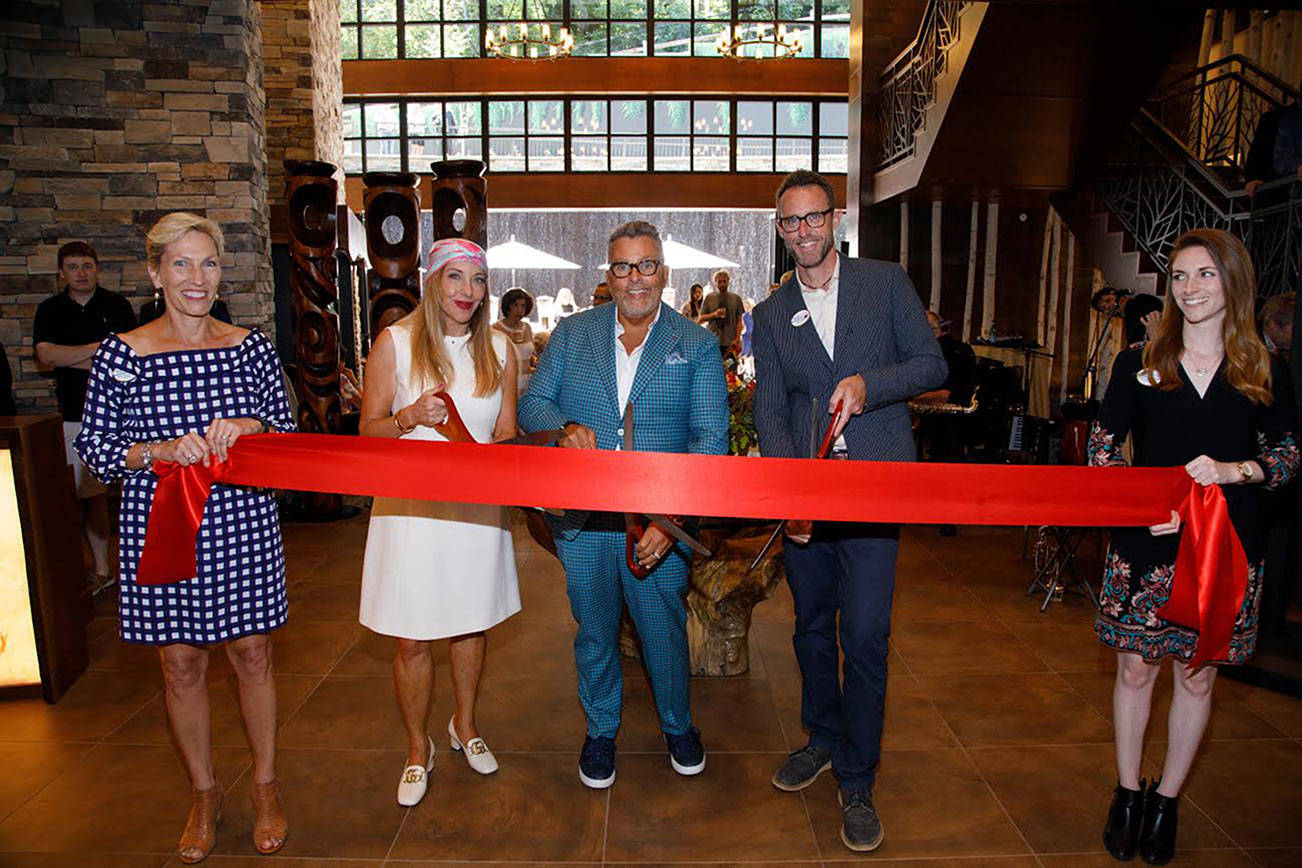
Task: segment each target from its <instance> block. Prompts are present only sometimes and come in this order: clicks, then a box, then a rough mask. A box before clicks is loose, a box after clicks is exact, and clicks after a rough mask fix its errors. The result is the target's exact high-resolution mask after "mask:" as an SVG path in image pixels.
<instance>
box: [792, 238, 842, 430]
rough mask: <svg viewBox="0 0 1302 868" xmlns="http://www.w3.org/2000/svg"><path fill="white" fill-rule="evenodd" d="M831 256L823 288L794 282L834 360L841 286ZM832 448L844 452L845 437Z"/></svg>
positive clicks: (799, 280) (829, 356)
mask: <svg viewBox="0 0 1302 868" xmlns="http://www.w3.org/2000/svg"><path fill="white" fill-rule="evenodd" d="M833 255H835V256H836V264H835V265H834V266H833V267H832V277H831V279H830V280H828V281H827V285H826V286H825V287H823V288H821V289H811V288H809V287H808V286H805V284H804V282H803V281H801V279H800V275H799V273H797V275H796V282H797V283H799V284H800V297H801V299H803V300H804V302H805V309H806V310H808V311H809V321H810V322H811V323H812V324H813V326H814V332H815V333H816V334H817V335H818V339H819V340H820V341H822V342H823V348H824V349H825V350H827V357H828V358H829V359H835V358H836V300H837V289H838V288H839V287H840V284H841V257H840V255H839V254H833ZM833 448H834V449H835V450H836V451H837V452H844V451H845V449H846V445H845V435H842V436H840V437H837V438H836V444H835V446H833Z"/></svg>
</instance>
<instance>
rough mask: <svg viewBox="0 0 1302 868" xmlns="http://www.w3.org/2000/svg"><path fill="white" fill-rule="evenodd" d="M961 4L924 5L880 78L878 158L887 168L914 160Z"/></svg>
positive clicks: (937, 0)
mask: <svg viewBox="0 0 1302 868" xmlns="http://www.w3.org/2000/svg"><path fill="white" fill-rule="evenodd" d="M968 5H970V3H968V2H966V0H929V2H928V3H927V8H926V11H925V12H923V15H922V24H921V25H920V26H919V27H918V35H917V37H916V38H915V39H914V40H913V42H912V43H910V44H909V47H908V48H906V49H904V51H902V52H901V53H900V55H899V56H898V57H896V58H895V59H894V60H893V61H891V63H890V64H889V65H888V66H887V67H886V69H885V70H884V71H883V72H882V75H881V84H882V90H881V112H880V114H881V138H882V157H881V163H880V164H879V166H878V168H883V169H884V168H886V167H887V166H890V165H892V164H894V163H898V162H899V161H900V160H904V159H907V158H909V157H911V156H913V148H914V142H915V140H916V139H917V135H918V132H919V131H920V130H921V129H922V124H923V118H924V117H925V114H926V111H927V108H928V107H929V106H930V105H931V104H932V103H934V102H935V101H936V78H937V77H938V76H939V75H940V74H941V73H943V72H944V71H945V70H946V69H947V68H948V66H949V49H950V46H952V45H953V44H954V43H955V42H957V41H958V40H959V37H960V35H961V34H960V33H959V13H960V12H962V11H963V7H965V6H968Z"/></svg>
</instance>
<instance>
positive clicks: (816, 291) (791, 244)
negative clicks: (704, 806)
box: [753, 170, 946, 851]
mask: <svg viewBox="0 0 1302 868" xmlns="http://www.w3.org/2000/svg"><path fill="white" fill-rule="evenodd" d="M775 222H776V223H777V228H778V233H779V234H780V235H781V236H782V240H783V242H784V243H785V244H786V246H787V250H789V251H790V252H791V255H792V256H793V257H794V258H795V260H796V268H795V274H794V275H793V276H792V277H791V278H790V279H789V280H787V282H786V283H784V284H783V285H782V286H781V287H779V288H778V289H777V290H776V291H775V292H774V293H773V294H772V295H770V296H769V297H768V298H767V299H765V300H764V301H763V302H761V303H760V304H759V305H757V306H756V307H755V336H754V339H753V341H754V343H753V345H754V348H755V375H756V389H755V428H756V431H757V433H758V434H759V446H760V453H761V454H763V455H765V456H776V457H779V458H804V457H808V456H809V455H810V454H811V451H812V450H813V449H814V448H817V447H816V444H818V443H820V442H821V441H822V439H823V435H824V433H825V432H826V431H827V428H828V426H831V427H832V434H833V436H835V437H836V441H835V446H834V449H833V452H832V456H831V457H832V458H841V459H849V460H854V461H912V460H913V459H914V458H915V457H916V456H915V455H914V447H913V432H912V429H911V426H910V424H909V411H908V407H907V405H906V403H905V402H906V401H907V400H908V399H909V398H911V397H913V396H914V395H917V394H920V393H922V392H926V391H928V390H930V389H934V388H937V387H938V386H939V385H940V384H941V383H942V382H944V380H945V376H946V366H945V358H944V356H943V355H942V354H941V351H940V346H939V345H938V344H937V343H936V339H935V337H933V336H932V333H931V327H930V325H929V324H928V322H927V317H926V315H925V313H924V312H923V309H922V304H921V302H919V300H918V295H917V292H916V291H915V290H914V289H913V284H911V283H910V282H909V278H908V276H907V275H906V274H905V273H904V271H903V270H901V268H900V267H899V266H898V265H896V264H895V263H892V262H879V261H875V260H871V259H851V258H849V257H844V256H839V255H837V252H836V250H835V249H834V245H833V233H834V231H835V229H836V226H837V224H838V223H839V222H840V215H839V214H837V213H836V210H835V204H834V200H833V194H832V187H831V185H830V184H828V182H827V181H826V180H825V179H824V178H823V177H822V176H821V175H817V174H815V173H814V172H808V171H803V170H802V171H798V172H793V173H792V174H791V175H789V176H788V177H787V178H786V180H784V181H783V182H782V186H781V187H779V189H778V197H777V215H776V220H775ZM838 405H839V406H840V412H839V413H838V412H836V408H837V407H838ZM811 444H812V448H811ZM783 549H784V558H785V567H786V573H787V583H788V584H789V585H790V587H791V597H792V600H793V602H794V604H795V614H796V626H795V634H794V636H793V637H792V644H793V645H794V646H795V651H796V660H797V662H798V663H799V664H800V676H801V708H800V717H801V722H802V724H803V725H804V727H805V728H806V729H807V730H809V743H808V744H806V745H805V747H803V748H801V749H800V750H797V751H795V752H794V753H792V754H791V755H790V756H788V757H787V760H786V762H784V763H783V765H782V767H781V768H779V769H778V771H777V772H776V773H775V774H774V775H773V785H774V786H775V787H777V788H778V789H780V790H786V791H789V792H790V791H796V790H801V789H804V788H805V787H807V786H809V785H810V784H811V783H813V781H814V779H815V778H816V777H818V775H819V774H820V773H822V772H823V771H825V770H826V769H828V768H831V769H832V772H833V773H834V774H835V775H836V778H837V783H838V785H839V787H840V798H841V840H842V842H843V843H844V844H845V845H846V846H847V847H849V848H850V849H852V850H859V851H865V850H873V849H875V848H876V847H878V846H879V845H880V844H881V842H882V836H883V832H882V825H881V822H880V820H879V819H878V817H877V811H876V809H875V808H874V806H873V801H872V787H873V782H874V776H875V773H876V769H877V763H878V760H879V758H880V756H881V739H882V709H883V706H884V704H885V701H886V656H887V653H888V650H889V649H888V645H887V638H888V637H889V635H890V628H891V596H892V592H893V589H894V587H895V558H896V554H897V553H898V551H899V528H898V526H894V525H891V526H884V525H867V524H858V523H839V522H818V523H814V524H811V523H810V522H807V521H790V522H788V524H787V541H786V544H785V545H784V547H783ZM838 632H839V643H840V644H839V648H838ZM841 655H844V658H845V664H844V675H842V672H841V668H840V667H839V666H838V663H839V658H840V656H841Z"/></svg>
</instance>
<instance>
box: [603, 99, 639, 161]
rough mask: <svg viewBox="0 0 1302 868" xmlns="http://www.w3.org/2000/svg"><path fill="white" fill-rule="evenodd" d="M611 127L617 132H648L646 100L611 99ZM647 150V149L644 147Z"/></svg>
mask: <svg viewBox="0 0 1302 868" xmlns="http://www.w3.org/2000/svg"><path fill="white" fill-rule="evenodd" d="M610 129H611V131H612V132H616V133H645V132H646V100H644V99H615V100H611V101H610ZM644 150H645V149H644Z"/></svg>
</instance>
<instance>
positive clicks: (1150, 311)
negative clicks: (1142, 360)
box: [1121, 292, 1162, 347]
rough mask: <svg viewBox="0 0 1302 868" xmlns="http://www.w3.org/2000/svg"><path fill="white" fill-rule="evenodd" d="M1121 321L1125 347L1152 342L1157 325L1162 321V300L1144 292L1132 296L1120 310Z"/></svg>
mask: <svg viewBox="0 0 1302 868" xmlns="http://www.w3.org/2000/svg"><path fill="white" fill-rule="evenodd" d="M1121 321H1122V323H1124V325H1125V332H1126V346H1130V347H1133V346H1136V345H1138V344H1143V343H1146V342H1148V341H1150V340H1152V339H1153V335H1155V334H1156V333H1157V324H1158V323H1159V322H1161V321H1162V300H1161V299H1160V298H1158V297H1157V296H1155V295H1149V294H1148V293H1146V292H1140V293H1136V294H1135V295H1132V296H1131V297H1130V299H1129V300H1128V301H1127V302H1126V306H1125V307H1124V308H1123V309H1122V314H1121Z"/></svg>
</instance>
